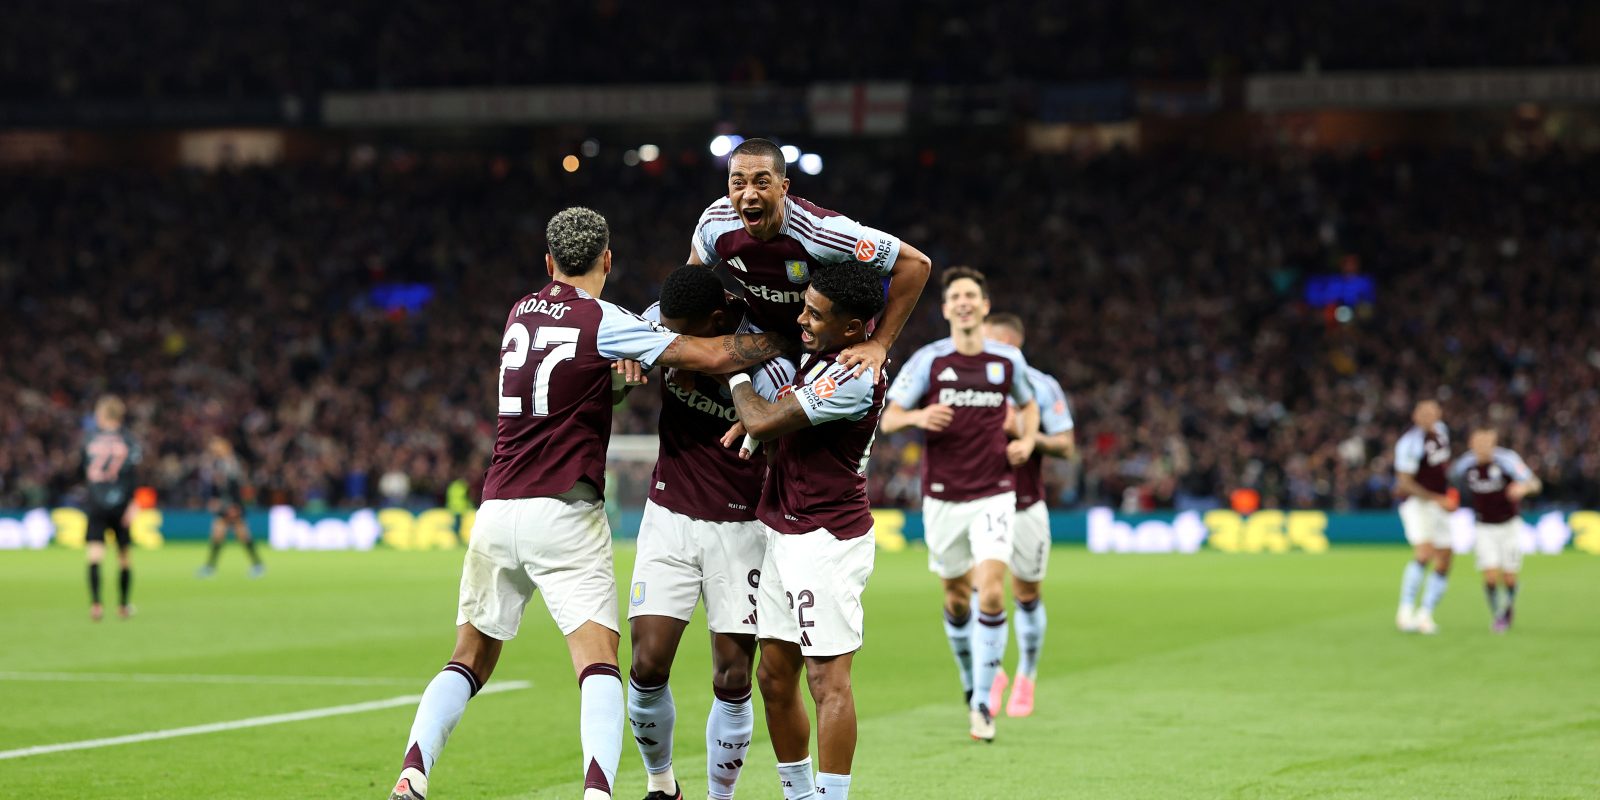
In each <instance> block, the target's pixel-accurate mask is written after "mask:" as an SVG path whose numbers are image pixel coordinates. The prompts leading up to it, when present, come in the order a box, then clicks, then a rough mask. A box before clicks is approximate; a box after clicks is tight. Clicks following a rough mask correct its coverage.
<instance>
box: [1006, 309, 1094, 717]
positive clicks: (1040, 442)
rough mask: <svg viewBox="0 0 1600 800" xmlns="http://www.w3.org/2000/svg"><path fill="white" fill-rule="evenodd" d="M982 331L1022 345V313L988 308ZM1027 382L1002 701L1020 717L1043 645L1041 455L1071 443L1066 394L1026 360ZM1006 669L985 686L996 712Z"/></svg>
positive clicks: (1029, 701)
mask: <svg viewBox="0 0 1600 800" xmlns="http://www.w3.org/2000/svg"><path fill="white" fill-rule="evenodd" d="M983 336H984V338H985V339H988V340H990V341H994V342H999V343H1001V344H1004V345H1009V346H1011V347H1015V348H1017V349H1019V350H1020V349H1022V342H1023V338H1024V332H1023V328H1022V318H1021V317H1019V316H1017V315H1016V314H990V315H989V317H988V318H987V319H986V320H985V321H984V323H983ZM1027 376H1028V386H1029V387H1030V388H1032V389H1033V399H1034V402H1036V403H1038V404H1039V427H1040V432H1039V437H1038V439H1037V442H1036V443H1035V445H1034V447H1033V455H1032V456H1031V457H1030V458H1029V459H1028V461H1027V463H1025V464H1023V465H1022V466H1019V467H1017V470H1016V473H1017V488H1016V492H1017V519H1016V527H1015V529H1014V531H1015V532H1014V538H1015V542H1014V544H1013V545H1012V548H1011V597H1012V599H1013V600H1014V601H1015V602H1016V604H1017V651H1018V658H1017V680H1016V685H1015V686H1014V687H1013V688H1012V689H1011V701H1010V702H1009V703H1007V704H1006V706H1005V710H1006V714H1007V715H1008V716H1012V717H1026V716H1028V715H1029V714H1032V713H1033V686H1034V682H1035V681H1036V680H1037V679H1038V677H1039V674H1038V673H1039V651H1040V649H1041V648H1043V647H1044V631H1045V625H1046V623H1047V618H1046V616H1045V611H1044V595H1043V594H1041V593H1040V586H1041V584H1042V583H1043V582H1044V574H1045V568H1046V567H1048V566H1049V564H1050V510H1049V508H1048V506H1047V505H1046V503H1045V500H1044V457H1045V456H1047V455H1050V456H1055V457H1057V458H1072V456H1073V454H1074V453H1075V452H1077V447H1076V445H1075V443H1074V442H1073V439H1072V411H1071V410H1070V409H1068V408H1067V394H1066V392H1063V391H1061V384H1060V383H1058V382H1057V381H1056V379H1055V378H1053V377H1051V376H1049V375H1047V374H1045V373H1044V372H1042V371H1040V370H1038V369H1036V368H1034V367H1033V366H1032V365H1029V367H1028V371H1027ZM1012 417H1013V425H1012V428H1013V430H1011V431H1008V433H1012V434H1015V435H1016V436H1017V437H1021V436H1022V431H1021V430H1020V426H1019V425H1017V424H1016V423H1019V422H1021V418H1020V417H1017V416H1016V415H1015V414H1013V415H1012ZM1006 683H1007V678H1006V672H1005V670H1004V669H1001V670H1000V672H999V674H998V675H997V676H996V677H995V681H994V686H993V688H991V689H990V690H989V708H990V709H991V710H992V711H993V712H994V713H996V714H998V713H1000V695H1001V693H1002V692H1004V691H1005V688H1006Z"/></svg>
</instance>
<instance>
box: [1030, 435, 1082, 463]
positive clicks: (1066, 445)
mask: <svg viewBox="0 0 1600 800" xmlns="http://www.w3.org/2000/svg"><path fill="white" fill-rule="evenodd" d="M1033 449H1035V450H1037V451H1039V452H1041V453H1044V454H1045V455H1047V456H1055V457H1056V458H1072V457H1073V456H1074V455H1077V453H1078V443H1077V441H1076V440H1074V439H1073V438H1072V431H1062V432H1060V433H1052V434H1050V435H1049V436H1045V435H1043V434H1040V436H1039V439H1038V441H1037V442H1036V443H1035V444H1034V446H1033Z"/></svg>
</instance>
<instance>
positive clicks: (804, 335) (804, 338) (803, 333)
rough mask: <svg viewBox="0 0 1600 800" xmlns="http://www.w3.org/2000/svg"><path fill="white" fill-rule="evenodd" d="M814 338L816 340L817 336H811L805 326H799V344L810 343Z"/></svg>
mask: <svg viewBox="0 0 1600 800" xmlns="http://www.w3.org/2000/svg"><path fill="white" fill-rule="evenodd" d="M816 340H817V337H815V336H812V335H811V331H808V330H806V329H805V328H801V329H800V343H801V344H811V343H812V342H814V341H816Z"/></svg>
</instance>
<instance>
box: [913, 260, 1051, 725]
mask: <svg viewBox="0 0 1600 800" xmlns="http://www.w3.org/2000/svg"><path fill="white" fill-rule="evenodd" d="M940 282H941V283H943V284H944V317H945V319H947V320H949V321H950V336H949V338H945V339H940V340H939V341H936V342H934V343H932V344H930V345H927V346H926V347H923V348H922V349H920V350H918V351H917V352H916V353H914V354H912V356H911V358H910V359H909V360H907V361H906V366H905V368H904V369H902V370H900V374H899V375H898V376H896V377H895V379H894V385H893V386H892V387H890V389H889V407H888V408H887V409H885V410H884V412H883V432H884V433H895V432H897V431H900V430H904V429H906V428H911V427H918V428H922V429H923V431H925V438H926V442H927V445H926V447H925V449H924V452H923V456H922V496H923V500H922V520H923V529H924V531H925V535H926V538H927V543H928V568H929V570H930V571H932V572H933V573H935V574H937V575H938V576H939V577H940V579H942V580H943V582H944V592H945V599H944V615H945V634H946V636H947V637H948V638H949V640H950V649H951V651H952V652H953V653H955V656H956V664H957V668H958V670H959V672H960V676H961V684H962V689H963V691H965V692H966V694H967V705H968V709H969V714H968V718H969V721H970V723H971V727H970V730H969V733H970V734H971V735H972V738H974V739H978V740H981V741H993V740H994V735H995V730H994V715H993V713H992V712H993V711H995V710H996V709H991V708H990V706H989V691H990V687H992V686H993V685H994V680H995V676H996V675H997V674H998V673H999V670H1000V662H1001V659H1002V658H1003V657H1004V656H1005V652H1006V639H1007V633H1008V631H1007V627H1006V609H1005V577H1006V572H1007V571H1008V570H1009V569H1010V568H1011V562H1012V558H1013V542H1014V540H1013V538H1012V537H1013V526H1014V523H1015V519H1016V507H1017V494H1016V473H1015V471H1014V468H1015V467H1017V466H1020V465H1022V464H1025V463H1027V461H1028V459H1029V458H1031V457H1032V456H1033V449H1034V445H1035V443H1036V441H1037V436H1038V432H1039V404H1038V403H1036V402H1034V397H1033V388H1032V386H1030V385H1029V383H1028V380H1027V372H1028V365H1027V362H1026V361H1024V360H1023V358H1022V352H1021V351H1019V350H1017V348H1015V347H1010V346H1008V345H1004V344H1000V343H999V342H991V341H986V340H984V338H983V320H984V317H986V316H988V314H989V290H988V287H987V282H986V280H985V278H984V276H983V273H981V272H979V271H977V270H975V269H972V268H970V267H952V268H950V269H947V270H945V271H944V273H943V274H942V275H941V276H940ZM1008 399H1009V400H1010V401H1011V402H1014V403H1015V404H1016V406H1017V411H1016V412H1015V413H1016V414H1017V415H1018V416H1020V417H1021V418H1022V423H1021V429H1020V431H1019V433H1020V434H1021V438H1018V439H1015V440H1012V441H1009V442H1008V441H1007V436H1006V427H1005V420H1006V415H1007V400H1008ZM974 587H976V588H977V591H978V614H977V632H976V636H974V634H973V619H972V618H973V614H972V591H973V588H974ZM974 639H976V644H975V645H974V644H972V642H973V640H974Z"/></svg>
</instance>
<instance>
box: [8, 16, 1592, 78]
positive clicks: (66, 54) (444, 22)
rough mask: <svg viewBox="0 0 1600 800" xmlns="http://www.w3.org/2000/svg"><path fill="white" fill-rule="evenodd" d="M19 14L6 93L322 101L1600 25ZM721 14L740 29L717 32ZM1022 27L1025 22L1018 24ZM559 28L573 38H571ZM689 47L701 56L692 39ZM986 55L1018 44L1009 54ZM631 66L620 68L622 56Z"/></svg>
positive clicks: (1538, 61)
mask: <svg viewBox="0 0 1600 800" xmlns="http://www.w3.org/2000/svg"><path fill="white" fill-rule="evenodd" d="M697 9H698V10H699V13H698V14H695V15H689V14H683V13H681V10H680V9H679V8H678V7H677V6H676V5H674V4H671V3H623V2H618V1H617V0H588V2H558V1H557V0H534V1H533V2H527V1H524V2H517V3H507V2H500V3H492V4H474V5H472V6H471V7H470V9H469V8H466V7H462V6H460V5H459V4H456V3H450V2H445V1H444V0H413V2H405V3H386V2H378V1H377V0H352V1H351V2H343V3H336V4H327V3H309V2H305V1H304V0H290V2H285V3H251V2H242V0H226V1H225V2H202V0H183V1H182V2H167V3H159V4H150V3H138V2H129V1H128V0H100V1H99V2H94V3H91V4H90V5H89V6H88V7H86V8H84V7H80V6H78V5H77V4H62V3H49V2H45V0H21V2H17V3H10V4H8V8H7V24H6V25H5V26H3V27H0V65H3V68H0V100H46V99H64V98H144V99H154V98H218V97H227V98H235V99H237V98H252V99H258V98H265V99H272V100H276V99H278V98H280V97H284V96H301V97H310V96H314V95H316V94H318V93H321V92H326V91H341V90H373V89H393V88H407V87H437V86H507V85H529V84H562V83H569V84H570V83H582V84H593V83H640V82H660V81H708V82H718V83H723V84H735V85H746V84H790V85H793V84H804V83H808V82H811V81H817V80H850V79H859V78H863V77H871V78H874V79H880V80H911V81H916V82H919V83H939V84H967V83H985V84H997V83H1008V82H1013V81H1024V82H1026V81H1064V80H1101V79H1108V78H1110V79H1126V78H1130V77H1131V78H1145V79H1187V80H1194V79H1207V78H1212V77H1218V76H1229V75H1237V74H1240V73H1244V72H1271V71H1298V70H1302V69H1383V68H1387V69H1406V68H1415V67H1494V66H1549V65H1570V64H1574V63H1595V62H1596V61H1597V60H1600V41H1597V40H1596V35H1595V32H1596V30H1597V25H1600V12H1597V11H1596V9H1595V7H1594V6H1593V4H1587V3H1581V2H1573V0H1554V1H1552V2H1544V3H1540V4H1538V6H1537V8H1536V9H1533V8H1530V7H1527V6H1523V5H1518V4H1514V3H1481V2H1474V3H1435V2H1427V0H1398V1H1396V2H1381V3H1379V2H1371V0H1367V1H1366V2H1358V3H1355V4H1349V3H1342V4H1329V3H1320V4H1309V3H1291V4H1284V3H1272V2H1265V0H1232V1H1231V2H1227V3H1220V4H1215V3H1213V4H1206V5H1203V6H1201V5H1196V6H1192V7H1184V6H1182V5H1175V4H1173V3H1161V2H1155V0H1135V2H1112V1H1111V0H1093V1H1092V2H1076V3H1070V4H1067V3H1051V2H1040V0H1004V1H1003V2H992V3H984V4H977V5H974V4H972V3H961V2H952V0H938V1H937V2H927V1H926V0H921V1H919V0H887V1H884V2H878V3H875V4H874V5H873V8H872V13H870V14H861V13H849V12H847V11H843V10H841V9H840V8H839V7H837V6H834V5H832V4H828V3H809V4H808V3H788V4H776V3H754V4H753V3H741V2H728V0H718V1H717V2H712V3H710V4H706V3H701V4H699V5H698V6H697ZM708 18H715V19H723V20H727V21H729V23H730V24H731V25H733V26H735V28H734V30H736V31H737V33H728V32H725V31H721V30H705V29H702V27H703V26H702V25H701V24H699V23H698V22H697V20H703V19H708ZM1018 20H1027V21H1028V23H1027V24H1017V21H1018ZM550 31H561V32H562V33H561V35H559V36H551V35H549V32H550ZM686 42H699V43H701V44H700V46H695V47H684V43H686ZM992 42H1005V43H1006V46H1005V47H994V46H992V45H991V44H990V43H992ZM619 53H620V54H626V57H623V58H618V57H617V54H619Z"/></svg>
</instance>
